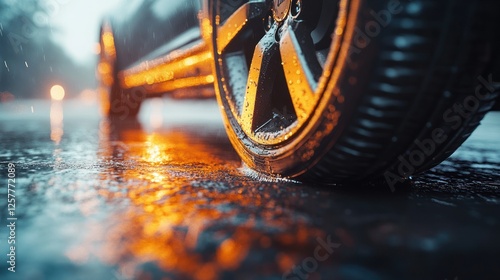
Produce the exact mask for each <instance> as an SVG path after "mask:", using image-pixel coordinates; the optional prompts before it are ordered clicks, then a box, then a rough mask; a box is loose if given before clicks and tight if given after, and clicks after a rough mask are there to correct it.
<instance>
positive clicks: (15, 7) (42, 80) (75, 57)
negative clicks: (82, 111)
mask: <svg viewBox="0 0 500 280" xmlns="http://www.w3.org/2000/svg"><path fill="white" fill-rule="evenodd" d="M118 2H119V0H106V1H99V0H85V1H82V0H23V1H19V0H0V103H7V102H10V101H13V100H18V99H26V98H30V99H49V98H51V89H52V92H53V95H54V93H55V94H56V95H57V93H59V94H60V93H61V89H64V91H63V93H64V94H65V96H63V97H64V98H69V99H71V98H83V99H84V100H86V101H92V100H95V87H96V82H95V71H94V67H95V62H96V59H97V51H98V48H97V42H98V31H99V25H100V21H101V19H102V18H103V16H104V15H105V14H106V13H107V12H108V11H109V10H110V9H112V8H113V7H115V6H116V5H117V4H118ZM53 97H54V96H52V98H53ZM59 97H60V96H59Z"/></svg>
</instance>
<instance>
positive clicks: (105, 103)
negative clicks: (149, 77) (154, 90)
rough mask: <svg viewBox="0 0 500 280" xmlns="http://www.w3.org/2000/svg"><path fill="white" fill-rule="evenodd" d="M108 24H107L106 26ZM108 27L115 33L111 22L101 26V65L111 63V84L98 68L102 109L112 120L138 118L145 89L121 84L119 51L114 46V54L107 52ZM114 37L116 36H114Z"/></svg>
mask: <svg viewBox="0 0 500 280" xmlns="http://www.w3.org/2000/svg"><path fill="white" fill-rule="evenodd" d="M105 25H106V26H105ZM105 28H107V29H108V30H109V32H110V33H111V34H113V31H112V28H111V25H110V23H109V22H105V23H104V24H103V26H102V27H101V32H100V35H99V42H100V49H101V52H100V56H99V62H100V63H99V65H100V64H101V63H102V62H106V63H107V64H108V65H109V72H110V76H109V77H108V79H111V81H112V82H111V84H110V85H109V84H106V82H105V79H106V77H104V76H103V74H102V73H100V71H99V68H98V71H97V73H98V80H99V88H100V91H101V92H100V94H101V111H102V113H103V115H104V116H105V117H107V118H109V119H111V120H125V119H129V118H136V117H137V115H138V114H139V110H140V108H141V104H142V102H143V100H144V99H145V91H142V90H141V89H140V88H135V89H124V88H122V87H121V86H120V83H119V80H118V72H119V69H118V67H117V65H119V61H120V60H119V59H120V57H119V55H118V54H119V52H118V51H117V50H116V47H114V46H113V47H114V55H112V57H111V55H110V54H107V53H106V51H105V47H104V42H103V34H104V30H105ZM113 38H114V36H113Z"/></svg>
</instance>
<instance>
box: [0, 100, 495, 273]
mask: <svg viewBox="0 0 500 280" xmlns="http://www.w3.org/2000/svg"><path fill="white" fill-rule="evenodd" d="M499 121H500V113H490V114H489V115H488V116H487V117H486V119H485V120H484V121H483V125H482V126H481V127H480V128H479V129H478V130H477V131H476V132H475V133H474V134H473V135H472V136H471V138H470V139H469V140H468V141H467V142H466V143H465V144H464V145H463V146H462V147H461V148H460V149H459V150H458V151H457V152H456V153H455V154H454V155H453V156H452V157H451V158H450V159H448V160H447V161H445V162H444V163H443V164H441V165H439V166H437V167H436V168H434V169H433V170H431V171H429V172H427V173H426V174H423V175H420V176H417V177H415V178H414V180H413V182H411V183H410V184H409V185H408V186H407V188H408V190H407V191H406V192H401V193H391V192H390V191H388V192H366V191H363V192H362V191H356V188H355V186H353V187H352V188H346V189H345V188H344V189H334V188H329V187H325V186H314V185H308V184H300V183H297V182H292V181H286V180H278V179H272V178H266V177H261V176H259V175H257V174H255V173H253V172H251V171H250V170H248V169H246V168H244V167H242V164H241V162H240V160H239V158H238V156H237V155H236V153H235V152H234V150H233V149H232V147H231V145H230V143H229V140H228V139H227V137H226V135H225V132H224V128H223V125H222V121H221V118H220V116H219V112H218V108H217V105H216V103H215V102H214V101H172V100H153V101H151V102H149V103H148V104H146V105H145V108H144V109H143V111H142V113H141V117H140V119H139V121H135V122H134V121H127V122H124V123H121V124H120V125H111V124H110V123H109V122H107V121H103V120H101V119H100V118H99V116H98V112H97V109H96V108H95V106H94V105H92V104H83V103H81V102H77V101H68V102H65V103H64V104H61V103H50V102H48V101H47V102H45V101H22V102H16V103H11V104H7V105H5V104H4V105H0V137H1V141H0V145H1V150H0V166H1V172H2V173H1V175H0V178H2V183H1V184H2V186H1V188H0V217H1V219H0V221H1V223H2V224H1V227H0V249H1V255H0V269H1V271H0V278H1V279H117V280H121V279H460V280H461V279H487V278H491V279H499V277H500V266H499V265H498V263H499V260H500V241H499V238H498V237H499V234H500V220H499V218H500V217H499V214H500V190H499V188H500V174H499V171H500V129H499V128H500V123H499ZM9 163H14V164H15V165H16V171H15V175H16V182H15V185H16V193H15V195H16V209H15V210H16V212H15V217H16V218H17V221H16V272H15V273H12V272H9V271H8V270H7V268H8V267H9V264H7V263H6V261H7V260H8V256H7V255H6V254H8V252H9V251H8V248H7V246H8V244H7V237H8V236H9V229H8V227H7V226H6V225H8V224H9V223H8V222H7V218H9V216H8V211H7V187H6V185H7V174H8V171H7V169H8V167H7V166H8V164H9ZM3 224H5V225H3Z"/></svg>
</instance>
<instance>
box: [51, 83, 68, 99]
mask: <svg viewBox="0 0 500 280" xmlns="http://www.w3.org/2000/svg"><path fill="white" fill-rule="evenodd" d="M65 95H66V92H65V90H64V88H63V87H62V86H60V85H54V86H52V88H51V89H50V96H51V97H52V99H53V100H59V101H60V100H63V99H64V96H65Z"/></svg>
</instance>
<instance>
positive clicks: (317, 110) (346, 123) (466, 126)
mask: <svg viewBox="0 0 500 280" xmlns="http://www.w3.org/2000/svg"><path fill="white" fill-rule="evenodd" d="M235 3H236V4H237V5H236V4H235ZM279 3H285V4H284V5H290V6H289V7H285V8H283V7H278V6H279V5H282V4H279ZM288 3H289V4H288ZM313 3H316V4H313ZM331 3H335V7H333V6H332V4H331ZM273 6H274V7H273ZM205 7H206V8H205V16H206V17H207V18H208V20H209V23H210V24H209V25H208V26H210V28H209V31H206V30H207V28H206V26H204V28H205V31H204V34H205V37H206V38H208V40H209V41H210V45H211V46H212V50H213V55H214V61H215V63H214V73H215V76H216V86H215V88H216V92H217V97H218V102H219V103H220V107H221V112H222V115H223V119H224V121H225V125H226V130H227V133H228V135H229V138H230V140H231V142H232V144H233V146H234V147H235V150H236V151H237V152H238V154H239V155H240V157H241V158H242V160H243V162H244V163H245V164H246V165H248V166H249V167H250V168H253V169H255V170H257V171H259V172H262V173H264V174H270V175H280V176H284V177H290V178H298V179H300V180H305V181H313V182H320V183H326V184H338V183H346V182H353V181H370V180H375V181H377V180H380V179H383V180H384V181H385V182H387V183H389V185H390V186H391V187H393V186H395V185H396V184H397V183H399V182H403V181H404V180H405V179H407V178H409V177H411V176H413V175H415V174H418V173H421V172H423V171H426V170H428V169H430V168H432V167H433V166H435V165H437V164H439V163H440V162H442V161H443V160H445V159H446V158H447V157H449V156H450V155H451V154H452V153H453V152H454V151H455V150H456V149H457V148H458V147H459V146H460V145H461V144H462V143H463V142H464V141H465V140H466V139H467V137H468V136H469V135H471V133H472V132H473V131H474V129H475V128H476V127H477V126H478V125H479V123H480V121H481V119H482V118H483V117H484V115H485V114H486V112H488V111H489V110H490V109H491V108H492V106H493V105H494V102H495V100H496V99H497V96H498V95H497V89H498V84H497V83H494V82H493V77H492V74H495V73H493V72H492V71H493V70H492V69H494V68H495V67H496V66H495V65H492V64H493V63H492V62H493V61H495V60H497V57H498V55H497V54H496V53H495V52H494V51H493V50H494V47H495V46H494V44H496V43H495V40H496V39H495V38H494V37H495V36H493V35H495V34H496V30H495V26H496V22H495V11H498V8H499V4H498V3H497V2H496V1H452V0H447V1H435V0H412V1H404V0H401V1H396V0H391V1H364V0H341V1H330V0H324V1H316V2H315V1H300V0H295V1H261V2H259V1H249V2H247V1H224V0H221V1H217V0H214V1H208V2H206V6H205ZM286 8H288V9H289V10H288V11H289V12H288V13H286V11H285V12H283V10H284V9H286ZM325 11H326V12H325ZM325 14H326V15H327V17H326V18H325ZM332 14H334V16H333V17H332V16H331V15H332ZM328 15H329V16H330V18H328ZM202 24H203V23H202ZM205 25H206V24H205ZM207 34H208V35H207Z"/></svg>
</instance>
